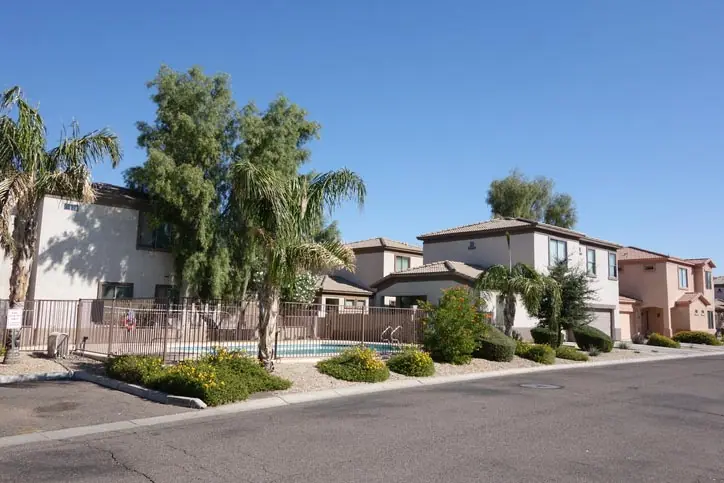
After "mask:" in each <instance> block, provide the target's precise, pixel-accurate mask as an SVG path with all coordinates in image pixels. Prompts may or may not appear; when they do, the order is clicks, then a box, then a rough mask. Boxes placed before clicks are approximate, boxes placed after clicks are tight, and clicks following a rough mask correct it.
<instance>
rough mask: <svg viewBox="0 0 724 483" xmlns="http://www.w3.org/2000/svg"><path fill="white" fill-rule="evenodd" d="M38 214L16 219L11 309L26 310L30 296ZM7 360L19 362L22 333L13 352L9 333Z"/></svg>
mask: <svg viewBox="0 0 724 483" xmlns="http://www.w3.org/2000/svg"><path fill="white" fill-rule="evenodd" d="M36 213H37V210H36V208H35V207H33V208H31V209H30V210H27V212H25V213H23V212H19V213H18V214H17V216H16V217H15V223H14V225H13V242H14V243H15V253H14V254H13V259H12V267H11V271H10V294H9V295H10V297H9V298H10V308H11V309H20V310H23V309H24V308H25V299H26V297H27V296H28V287H29V286H30V268H31V267H32V265H33V254H34V253H35V239H36V231H35V225H36V220H35V217H36ZM4 339H5V340H4V342H5V348H6V349H7V350H6V351H5V359H4V362H5V363H6V364H13V363H16V362H17V361H18V352H19V350H18V347H19V342H20V331H18V332H16V335H15V349H14V350H11V349H10V348H11V346H12V334H11V332H10V331H8V332H7V334H6V336H5V338H4Z"/></svg>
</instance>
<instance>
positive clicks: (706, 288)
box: [618, 247, 716, 336]
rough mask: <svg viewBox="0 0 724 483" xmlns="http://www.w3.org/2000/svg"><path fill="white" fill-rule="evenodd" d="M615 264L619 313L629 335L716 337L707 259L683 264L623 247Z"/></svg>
mask: <svg viewBox="0 0 724 483" xmlns="http://www.w3.org/2000/svg"><path fill="white" fill-rule="evenodd" d="M618 264H619V286H620V290H621V296H622V312H624V313H626V314H627V315H626V317H625V318H626V323H627V325H628V326H629V327H626V328H624V330H629V331H630V333H631V335H634V334H637V333H641V334H648V333H651V332H658V333H659V334H663V335H666V336H672V335H673V334H675V333H677V332H680V331H682V330H704V331H709V332H714V330H715V326H716V321H715V315H714V309H715V307H714V299H715V295H714V279H713V275H712V269H713V268H715V267H716V265H714V262H713V261H712V260H711V259H709V258H686V259H684V258H677V257H672V256H670V255H664V254H662V253H656V252H652V251H650V250H644V249H641V248H636V247H626V248H621V249H620V250H619V251H618ZM624 299H625V300H624ZM624 302H625V305H626V306H625V307H624V304H623V303H624Z"/></svg>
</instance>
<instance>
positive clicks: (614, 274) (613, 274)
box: [608, 252, 618, 280]
mask: <svg viewBox="0 0 724 483" xmlns="http://www.w3.org/2000/svg"><path fill="white" fill-rule="evenodd" d="M611 257H613V263H611ZM608 279H609V280H618V256H617V255H616V252H608Z"/></svg>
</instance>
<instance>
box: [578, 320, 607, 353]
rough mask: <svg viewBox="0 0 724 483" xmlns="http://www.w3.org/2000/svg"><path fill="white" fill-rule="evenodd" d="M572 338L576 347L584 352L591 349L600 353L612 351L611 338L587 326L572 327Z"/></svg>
mask: <svg viewBox="0 0 724 483" xmlns="http://www.w3.org/2000/svg"><path fill="white" fill-rule="evenodd" d="M573 337H574V338H575V339H576V344H578V347H580V348H581V349H582V350H584V351H587V350H590V349H591V348H593V347H595V348H596V349H598V350H600V351H601V352H611V351H612V350H613V341H612V340H611V337H609V336H608V335H606V334H605V333H604V332H603V331H600V330H598V329H597V328H595V327H591V326H589V325H582V326H580V327H574V328H573Z"/></svg>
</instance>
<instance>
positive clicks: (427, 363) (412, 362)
mask: <svg viewBox="0 0 724 483" xmlns="http://www.w3.org/2000/svg"><path fill="white" fill-rule="evenodd" d="M387 367H389V368H390V370H391V371H392V372H396V373H397V374H402V375H405V376H411V377H427V376H432V375H433V374H435V364H434V363H433V362H432V357H430V354H428V353H426V352H422V351H420V350H417V349H407V350H405V351H403V352H401V353H399V354H396V355H394V356H392V357H390V360H388V361H387Z"/></svg>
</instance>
